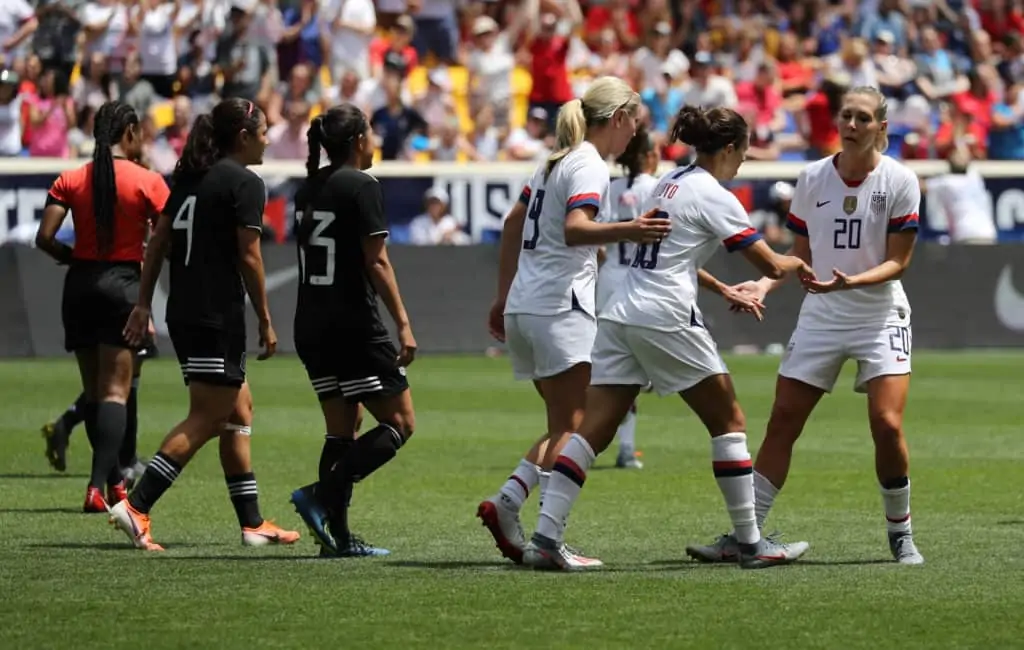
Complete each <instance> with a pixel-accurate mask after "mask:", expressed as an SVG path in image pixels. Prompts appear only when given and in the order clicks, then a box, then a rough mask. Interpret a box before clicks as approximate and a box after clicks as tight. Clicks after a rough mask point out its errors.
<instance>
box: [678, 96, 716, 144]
mask: <svg viewBox="0 0 1024 650" xmlns="http://www.w3.org/2000/svg"><path fill="white" fill-rule="evenodd" d="M672 133H673V135H674V136H675V139H676V140H679V141H680V142H682V143H684V144H688V145H690V146H691V147H693V148H695V149H697V150H698V151H703V150H704V149H705V148H706V145H707V144H708V142H709V139H710V137H711V135H712V133H711V121H710V120H708V115H707V113H706V112H705V111H704V109H702V108H701V107H699V106H683V107H682V108H681V109H679V114H678V115H676V123H675V126H674V127H673V129H672Z"/></svg>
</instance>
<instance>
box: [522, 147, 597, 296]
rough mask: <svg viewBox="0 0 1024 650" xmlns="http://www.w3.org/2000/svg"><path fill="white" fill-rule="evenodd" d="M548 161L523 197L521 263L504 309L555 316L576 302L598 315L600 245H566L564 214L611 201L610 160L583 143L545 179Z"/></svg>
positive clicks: (539, 169) (535, 176) (537, 172)
mask: <svg viewBox="0 0 1024 650" xmlns="http://www.w3.org/2000/svg"><path fill="white" fill-rule="evenodd" d="M546 167H547V161H545V162H543V163H542V164H541V165H540V167H538V169H537V171H536V172H535V173H534V175H533V178H532V179H531V180H530V184H529V185H527V186H526V187H525V188H524V189H523V194H522V195H521V196H520V197H519V200H520V201H522V202H524V203H525V204H526V223H525V225H524V227H523V244H522V250H521V251H520V253H519V268H518V269H517V270H516V277H515V280H513V282H512V288H511V289H510V290H509V294H508V299H507V300H506V303H505V313H506V314H531V315H535V316H554V315H557V314H562V313H564V312H567V311H570V310H572V309H573V308H574V307H578V308H579V309H581V310H583V311H584V312H586V313H587V314H590V315H591V316H594V315H595V307H594V285H595V280H596V278H597V247H595V246H567V245H566V243H565V217H566V215H567V214H569V212H570V211H571V210H573V209H575V208H580V207H584V206H592V207H594V208H596V209H597V210H598V212H600V211H601V208H602V206H603V205H605V204H606V203H607V201H608V185H609V175H608V165H607V164H606V163H605V161H604V160H603V159H602V158H601V155H600V154H599V153H598V152H597V149H595V148H594V145H592V144H590V143H589V142H583V143H582V144H580V145H579V146H577V147H576V148H574V149H573V150H572V151H570V152H569V153H568V154H567V155H566V156H565V157H564V158H563V159H562V160H560V161H559V162H558V164H556V165H555V168H554V169H553V170H552V171H551V174H550V175H549V176H548V177H547V179H545V178H544V172H545V170H546Z"/></svg>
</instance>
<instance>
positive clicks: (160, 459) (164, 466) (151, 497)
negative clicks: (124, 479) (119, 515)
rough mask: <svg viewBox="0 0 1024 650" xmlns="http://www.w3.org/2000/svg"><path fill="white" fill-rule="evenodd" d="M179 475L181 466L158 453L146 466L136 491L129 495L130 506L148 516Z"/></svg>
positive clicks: (136, 485)
mask: <svg viewBox="0 0 1024 650" xmlns="http://www.w3.org/2000/svg"><path fill="white" fill-rule="evenodd" d="M179 475H181V465H179V464H178V463H177V462H175V461H174V459H172V458H171V457H170V456H166V455H164V453H163V452H161V451H158V452H156V455H155V456H153V458H152V459H151V460H150V461H149V465H147V466H146V471H145V472H143V473H142V478H140V479H139V482H138V483H136V484H135V489H134V490H132V493H131V494H129V495H128V503H129V505H131V507H132V508H134V509H136V510H138V511H139V512H141V513H143V514H148V513H149V511H150V509H151V508H152V507H153V506H154V505H156V502H157V501H159V500H160V497H162V496H163V495H164V492H166V491H167V489H168V488H170V487H171V485H172V484H173V483H174V480H175V479H177V478H178V476H179Z"/></svg>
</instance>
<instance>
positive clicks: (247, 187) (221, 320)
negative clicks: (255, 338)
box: [164, 158, 267, 332]
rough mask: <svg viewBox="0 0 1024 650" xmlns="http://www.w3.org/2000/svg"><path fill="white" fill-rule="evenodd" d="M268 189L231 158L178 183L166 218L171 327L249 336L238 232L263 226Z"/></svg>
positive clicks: (173, 190) (259, 179)
mask: <svg viewBox="0 0 1024 650" xmlns="http://www.w3.org/2000/svg"><path fill="white" fill-rule="evenodd" d="M266 199H267V194H266V188H265V187H264V185H263V179H261V178H260V177H259V176H258V175H256V174H255V173H254V172H252V171H250V170H248V169H246V168H245V166H244V165H242V164H241V163H238V162H236V161H234V160H231V159H230V158H223V159H221V160H219V161H217V162H216V163H215V164H214V165H213V166H212V167H210V169H209V170H207V171H206V172H205V173H203V174H200V175H196V176H194V177H189V178H184V179H181V180H179V181H177V182H176V183H175V184H174V187H172V188H171V196H170V198H169V199H168V200H167V206H166V207H165V208H164V213H165V214H166V215H167V216H168V217H170V218H171V223H172V225H171V255H170V275H171V278H170V279H171V286H170V292H169V294H168V296H167V322H168V323H181V324H190V325H201V326H204V327H211V328H215V329H223V330H235V329H238V328H241V329H242V331H243V332H244V331H245V288H244V286H243V283H242V276H241V274H240V272H239V267H238V262H239V255H238V229H239V228H254V229H256V230H260V229H261V228H262V225H263V208H264V206H265V204H266Z"/></svg>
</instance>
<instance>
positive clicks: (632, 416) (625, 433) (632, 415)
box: [618, 407, 636, 456]
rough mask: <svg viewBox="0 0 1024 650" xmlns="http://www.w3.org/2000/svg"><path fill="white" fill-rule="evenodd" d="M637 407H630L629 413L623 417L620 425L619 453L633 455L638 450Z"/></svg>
mask: <svg viewBox="0 0 1024 650" xmlns="http://www.w3.org/2000/svg"><path fill="white" fill-rule="evenodd" d="M634 409H635V407H632V408H630V409H629V413H627V414H626V417H625V418H623V420H622V424H620V425H619V432H618V436H619V455H620V456H622V455H626V456H632V455H633V453H634V452H636V411H635V410H634Z"/></svg>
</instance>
